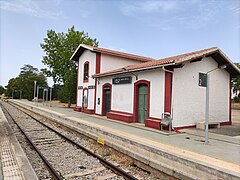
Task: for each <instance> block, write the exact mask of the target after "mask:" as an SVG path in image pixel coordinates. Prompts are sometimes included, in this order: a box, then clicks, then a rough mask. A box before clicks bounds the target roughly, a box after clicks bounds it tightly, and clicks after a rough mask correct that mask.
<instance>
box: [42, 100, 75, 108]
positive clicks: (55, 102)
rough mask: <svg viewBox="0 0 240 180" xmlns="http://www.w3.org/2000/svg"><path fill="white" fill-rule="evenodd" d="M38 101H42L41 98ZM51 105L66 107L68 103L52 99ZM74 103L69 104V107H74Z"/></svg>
mask: <svg viewBox="0 0 240 180" xmlns="http://www.w3.org/2000/svg"><path fill="white" fill-rule="evenodd" d="M39 103H42V101H41V100H39ZM51 106H52V107H68V103H61V102H60V101H56V100H52V101H51ZM75 106H76V104H71V108H74V107H75Z"/></svg>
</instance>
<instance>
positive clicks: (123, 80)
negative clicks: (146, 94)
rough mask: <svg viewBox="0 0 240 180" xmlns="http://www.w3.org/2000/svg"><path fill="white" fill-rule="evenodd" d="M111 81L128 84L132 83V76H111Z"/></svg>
mask: <svg viewBox="0 0 240 180" xmlns="http://www.w3.org/2000/svg"><path fill="white" fill-rule="evenodd" d="M112 83H113V84H129V83H132V77H131V76H127V77H119V78H113V79H112Z"/></svg>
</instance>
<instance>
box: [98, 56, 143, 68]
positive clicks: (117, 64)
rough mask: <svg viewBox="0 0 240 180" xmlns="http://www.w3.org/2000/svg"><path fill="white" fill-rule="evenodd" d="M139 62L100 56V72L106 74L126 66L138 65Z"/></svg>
mask: <svg viewBox="0 0 240 180" xmlns="http://www.w3.org/2000/svg"><path fill="white" fill-rule="evenodd" d="M139 63H141V61H137V60H131V59H126V58H122V57H116V56H111V55H108V54H101V65H100V71H101V72H107V71H111V70H114V69H118V68H123V67H125V66H128V65H133V64H139Z"/></svg>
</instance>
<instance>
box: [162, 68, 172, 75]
mask: <svg viewBox="0 0 240 180" xmlns="http://www.w3.org/2000/svg"><path fill="white" fill-rule="evenodd" d="M162 70H163V71H166V72H170V73H172V74H173V71H170V70H168V69H165V66H163V67H162Z"/></svg>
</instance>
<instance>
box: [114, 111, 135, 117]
mask: <svg viewBox="0 0 240 180" xmlns="http://www.w3.org/2000/svg"><path fill="white" fill-rule="evenodd" d="M111 112H113V113H120V114H125V115H131V116H133V114H132V113H128V112H124V111H117V110H111Z"/></svg>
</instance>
